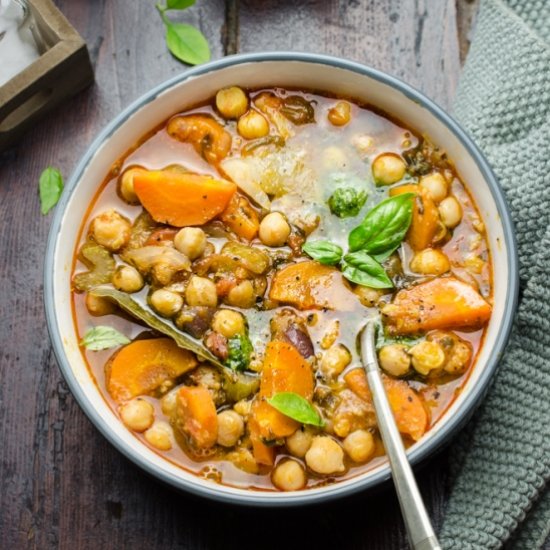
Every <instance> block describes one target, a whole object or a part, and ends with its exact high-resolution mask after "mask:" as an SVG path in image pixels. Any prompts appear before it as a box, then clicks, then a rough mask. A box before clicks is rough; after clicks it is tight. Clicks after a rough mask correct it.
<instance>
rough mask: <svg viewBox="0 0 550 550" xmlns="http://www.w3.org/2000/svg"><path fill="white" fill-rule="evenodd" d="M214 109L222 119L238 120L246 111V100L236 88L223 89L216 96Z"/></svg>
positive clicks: (242, 93) (244, 95) (241, 91)
mask: <svg viewBox="0 0 550 550" xmlns="http://www.w3.org/2000/svg"><path fill="white" fill-rule="evenodd" d="M216 107H217V109H218V111H219V112H220V113H221V115H222V116H223V117H224V118H239V117H240V116H241V115H244V113H246V110H247V109H248V98H247V97H246V94H245V93H244V92H243V90H241V88H239V87H238V86H231V87H229V88H223V89H221V90H219V91H218V93H217V94H216Z"/></svg>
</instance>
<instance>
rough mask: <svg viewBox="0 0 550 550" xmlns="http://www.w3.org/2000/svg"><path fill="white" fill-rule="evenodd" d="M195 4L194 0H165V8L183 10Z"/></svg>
mask: <svg viewBox="0 0 550 550" xmlns="http://www.w3.org/2000/svg"><path fill="white" fill-rule="evenodd" d="M194 4H195V0H166V9H168V10H184V9H185V8H190V7H191V6H193V5H194Z"/></svg>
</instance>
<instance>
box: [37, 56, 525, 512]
mask: <svg viewBox="0 0 550 550" xmlns="http://www.w3.org/2000/svg"><path fill="white" fill-rule="evenodd" d="M266 61H289V62H292V61H297V62H306V63H316V64H322V65H328V66H332V67H335V68H339V69H344V70H348V71H352V72H355V73H359V74H361V75H364V76H367V77H369V78H372V79H374V80H377V81H379V82H381V83H383V84H386V85H388V86H391V87H393V88H396V89H397V90H399V91H400V92H401V93H403V94H404V95H405V96H406V97H408V98H409V99H411V100H413V101H415V102H417V103H419V104H420V105H422V106H423V107H425V108H426V109H428V110H429V111H430V113H431V114H432V115H434V116H435V117H436V118H437V119H439V121H440V122H442V123H443V124H444V125H445V126H446V127H447V128H448V129H449V130H451V132H452V133H453V134H454V135H455V136H456V137H457V138H458V139H459V141H460V142H461V144H462V145H463V146H464V148H465V149H466V150H467V151H468V154H469V155H470V156H471V157H472V158H473V159H474V160H475V162H476V164H477V166H478V168H479V170H480V171H481V173H482V175H483V177H484V179H485V181H486V182H487V184H488V186H489V189H490V191H491V195H492V197H493V200H494V201H495V204H496V207H497V210H498V213H499V215H500V219H501V223H502V226H503V233H504V236H505V241H506V247H507V256H508V270H509V271H508V272H509V281H508V288H507V296H506V304H505V309H504V313H503V319H502V327H501V330H500V331H499V334H498V336H497V339H496V342H495V345H494V348H493V353H492V355H491V356H490V358H489V360H488V362H487V364H486V365H485V368H484V369H483V372H482V373H481V375H480V377H479V380H478V383H477V385H476V386H475V387H474V388H473V389H472V390H471V391H470V392H469V394H468V395H467V396H466V400H465V401H464V403H463V404H462V412H461V414H460V415H455V416H454V417H452V418H449V419H448V420H447V421H446V424H445V426H444V427H443V428H442V429H441V430H439V431H438V432H437V433H436V434H435V435H434V436H433V437H432V438H431V439H430V440H429V442H427V443H426V444H425V445H422V444H420V445H419V446H415V447H414V448H412V449H411V451H409V452H408V456H409V460H410V461H411V463H412V464H413V465H415V464H418V463H420V462H421V461H423V460H425V459H426V458H428V456H430V455H432V454H434V453H435V452H437V450H439V449H440V448H441V447H442V446H444V445H445V444H446V443H447V442H448V440H449V439H450V438H451V436H452V435H453V434H455V433H456V431H457V430H458V429H459V428H460V427H462V426H463V424H465V423H466V421H467V420H468V419H469V417H470V416H471V414H472V413H473V411H474V410H475V408H476V407H477V406H478V405H479V403H480V401H481V399H482V398H483V397H484V395H485V393H486V392H487V390H488V387H489V383H490V381H491V378H492V376H493V374H494V373H495V372H496V369H497V367H498V362H499V360H500V358H501V357H502V354H503V352H504V349H505V346H506V343H507V341H508V337H509V334H510V331H511V329H512V325H513V320H514V312H515V310H516V305H517V299H518V291H519V272H518V259H517V246H516V239H515V234H514V229H513V223H512V218H511V216H510V212H509V209H508V206H507V203H506V200H505V198H504V193H503V191H502V188H501V187H500V184H499V183H498V181H497V179H496V177H495V175H494V174H493V171H492V170H491V168H490V166H489V163H488V162H487V160H486V159H485V157H484V156H483V154H482V153H481V152H480V151H479V149H478V148H477V146H476V145H475V144H474V143H473V141H472V140H471V139H470V137H469V136H468V135H467V133H466V132H465V131H464V130H463V129H462V127H461V126H460V125H459V124H458V123H457V122H456V121H455V120H454V119H453V118H452V117H451V116H450V115H448V114H447V113H446V112H445V111H443V109H441V108H440V107H439V106H438V105H436V104H435V103H434V102H433V101H431V100H430V99H428V98H427V97H425V96H424V95H423V94H422V93H421V92H419V91H418V90H416V89H415V88H413V87H412V86H410V85H409V84H406V83H405V82H403V81H401V80H399V79H398V78H396V77H393V76H390V75H388V74H386V73H383V72H381V71H378V70H376V69H372V68H370V67H368V66H365V65H362V64H360V63H357V62H353V61H348V60H345V59H341V58H337V57H332V56H327V55H321V54H311V53H296V52H268V53H253V54H239V55H234V56H228V57H225V58H222V59H220V60H218V61H213V62H210V63H207V64H205V65H201V66H199V67H195V68H192V69H189V70H186V71H185V72H183V73H182V74H180V75H178V76H176V77H174V78H171V79H169V80H167V81H165V82H163V83H162V84H160V85H158V86H156V87H155V88H153V89H152V90H151V91H149V92H148V93H146V94H145V95H143V96H142V97H140V98H139V99H137V100H136V101H134V102H133V103H132V104H130V105H129V106H128V107H127V108H126V109H124V110H123V111H122V113H121V114H119V115H118V116H117V117H115V119H114V120H113V121H112V122H111V123H110V124H108V125H107V126H106V127H105V128H104V129H103V131H101V133H100V134H99V135H98V136H97V137H96V139H95V140H94V141H93V143H92V144H91V145H90V147H89V148H88V150H87V152H86V154H85V155H84V156H83V157H82V160H81V161H80V162H79V164H78V166H77V167H76V169H75V171H74V172H73V174H72V176H71V178H70V179H69V181H68V183H67V186H66V189H65V191H64V193H63V196H62V198H61V200H60V202H59V204H58V205H57V208H56V212H55V216H54V219H53V222H52V226H51V229H50V233H49V236H48V243H47V247H46V257H45V264H44V303H45V309H46V320H47V325H48V331H49V333H50V338H51V340H52V344H53V349H54V353H55V356H56V358H57V362H58V364H59V367H60V370H61V373H62V375H63V377H64V378H65V381H66V382H67V384H68V386H69V388H70V390H71V392H72V394H73V396H74V397H75V399H76V400H77V402H78V403H79V405H80V407H81V408H82V409H83V411H84V412H85V414H86V415H87V416H88V418H89V419H90V421H91V422H92V423H93V424H94V425H95V426H96V428H98V429H99V431H100V432H101V433H102V434H103V435H104V436H105V437H106V438H107V440H108V441H110V443H112V444H113V446H114V447H115V448H117V449H118V450H119V451H120V452H121V453H122V454H123V455H125V456H126V457H127V458H128V459H130V460H131V461H132V462H134V463H135V464H136V465H138V466H140V467H141V468H142V469H143V470H145V471H146V472H148V473H149V474H151V475H152V476H154V477H156V478H157V479H160V480H161V481H163V482H165V483H167V484H169V485H171V486H173V487H175V488H177V489H182V490H185V491H187V492H190V493H193V494H195V495H199V496H202V497H207V498H210V499H213V500H217V501H219V502H227V503H232V504H242V505H254V506H266V507H280V506H297V505H304V504H313V503H319V502H326V501H329V500H334V499H337V498H342V497H344V496H349V495H352V494H355V493H358V492H361V491H366V490H368V489H372V488H374V487H376V486H378V485H381V484H383V483H384V482H386V481H387V480H388V479H389V478H390V470H389V467H388V465H387V464H386V467H384V468H381V469H379V470H378V471H376V473H374V474H372V475H370V476H369V477H366V478H364V479H361V476H358V478H357V481H356V483H350V484H346V485H345V486H340V484H339V483H335V484H334V485H333V487H334V490H333V491H331V492H326V493H318V492H317V491H316V490H315V489H311V490H308V491H301V492H299V493H293V494H288V495H285V493H271V492H264V491H254V490H251V491H248V492H246V494H244V495H240V494H230V493H225V492H223V490H219V489H218V488H217V486H216V485H214V484H212V485H211V486H210V485H207V484H205V483H204V481H203V480H200V482H202V483H199V482H196V483H195V482H192V481H188V480H186V479H184V478H182V477H177V476H175V475H171V474H169V473H168V472H166V471H160V470H158V469H157V468H156V467H155V466H154V465H152V464H151V463H149V461H148V460H147V459H146V458H144V457H143V456H141V455H139V454H138V455H136V454H135V452H134V451H133V449H131V448H130V447H129V446H127V445H126V443H125V442H124V441H122V440H120V439H118V438H117V437H116V436H115V435H114V434H113V432H112V430H111V428H110V427H109V424H108V423H107V422H106V421H104V420H103V419H102V418H101V417H100V415H99V414H98V413H97V411H96V410H95V409H94V408H93V407H92V405H91V403H90V402H89V401H88V399H87V397H86V395H85V393H84V391H83V390H82V388H81V386H80V384H79V382H78V381H77V379H76V376H75V375H74V373H73V371H72V369H71V367H70V364H69V361H68V359H67V357H66V356H65V353H64V351H63V343H62V337H61V333H60V331H59V327H58V323H57V314H56V310H55V302H54V272H53V269H54V259H55V252H56V246H57V244H58V243H57V237H58V235H59V232H60V229H61V225H62V220H63V217H64V215H65V209H66V207H67V204H68V202H69V199H70V197H71V195H72V193H73V191H74V189H75V188H76V186H77V184H78V182H79V181H80V179H81V177H82V174H83V173H84V171H85V170H86V168H87V166H88V164H89V163H90V161H91V160H92V158H93V157H94V155H95V153H96V151H97V150H98V149H99V148H100V146H101V145H102V144H103V143H104V141H105V140H107V139H108V138H109V137H110V136H111V135H112V134H113V133H114V132H115V131H116V130H117V129H118V128H119V127H120V126H121V125H122V124H123V123H124V122H125V121H126V120H127V119H128V118H130V117H131V116H132V115H133V114H134V113H135V112H136V111H137V110H139V109H140V108H141V107H143V106H144V105H146V104H147V103H149V102H151V101H153V100H154V99H155V98H156V97H157V96H158V95H159V94H161V93H163V92H165V91H166V90H167V89H169V88H171V87H172V86H174V85H176V84H180V83H181V82H183V81H185V80H187V79H189V78H192V77H196V76H201V75H205V74H207V73H211V72H214V71H217V70H219V69H224V68H227V67H232V66H235V65H240V64H245V63H261V62H266ZM275 84H276V83H275ZM197 481H199V479H198V478H197Z"/></svg>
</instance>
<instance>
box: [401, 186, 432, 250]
mask: <svg viewBox="0 0 550 550" xmlns="http://www.w3.org/2000/svg"><path fill="white" fill-rule="evenodd" d="M402 193H414V194H415V195H416V197H415V200H414V206H413V216H412V222H411V226H410V227H409V231H408V232H407V236H406V240H407V242H408V243H409V244H410V245H411V247H412V248H413V249H414V250H423V249H424V248H427V247H428V246H430V244H431V243H432V241H433V239H434V237H435V234H436V232H437V228H438V224H439V211H438V210H437V206H436V204H435V202H434V201H433V200H432V199H431V197H430V196H429V194H428V192H427V191H426V190H425V189H424V188H422V187H420V186H419V185H400V186H399V187H394V188H393V189H391V190H390V197H394V196H395V195H400V194H402Z"/></svg>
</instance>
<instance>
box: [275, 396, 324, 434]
mask: <svg viewBox="0 0 550 550" xmlns="http://www.w3.org/2000/svg"><path fill="white" fill-rule="evenodd" d="M267 402H268V403H269V404H270V405H271V406H272V407H273V408H275V409H277V410H278V411H279V412H280V413H283V414H284V415H285V416H288V417H289V418H292V419H293V420H296V421H298V422H301V423H302V424H310V425H311V426H319V427H323V426H324V424H325V423H324V421H323V419H322V418H321V415H320V414H319V413H318V412H317V410H316V409H315V407H313V405H312V404H311V403H310V402H309V401H308V400H307V399H305V398H304V397H302V396H301V395H298V394H297V393H294V392H281V393H276V394H275V395H274V396H273V397H271V399H268V400H267Z"/></svg>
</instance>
